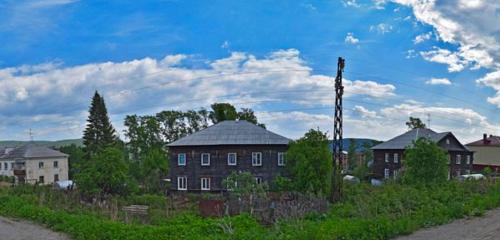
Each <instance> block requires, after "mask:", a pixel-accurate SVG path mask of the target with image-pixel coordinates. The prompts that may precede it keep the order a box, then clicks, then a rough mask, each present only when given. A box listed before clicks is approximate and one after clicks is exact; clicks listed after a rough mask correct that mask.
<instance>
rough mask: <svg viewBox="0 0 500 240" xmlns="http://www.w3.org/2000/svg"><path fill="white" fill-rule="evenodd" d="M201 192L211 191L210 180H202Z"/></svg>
mask: <svg viewBox="0 0 500 240" xmlns="http://www.w3.org/2000/svg"><path fill="white" fill-rule="evenodd" d="M201 190H204V191H206V190H210V178H201Z"/></svg>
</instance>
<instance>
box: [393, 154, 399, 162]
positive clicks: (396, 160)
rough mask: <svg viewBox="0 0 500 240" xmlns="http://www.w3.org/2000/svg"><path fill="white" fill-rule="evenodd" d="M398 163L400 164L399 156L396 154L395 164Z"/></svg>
mask: <svg viewBox="0 0 500 240" xmlns="http://www.w3.org/2000/svg"><path fill="white" fill-rule="evenodd" d="M398 162H399V154H398V153H394V163H398Z"/></svg>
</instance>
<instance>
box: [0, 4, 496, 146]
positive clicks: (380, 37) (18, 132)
mask: <svg viewBox="0 0 500 240" xmlns="http://www.w3.org/2000/svg"><path fill="white" fill-rule="evenodd" d="M0 43H1V44H0V89H1V91H0V139H4V140H7V139H9V140H28V139H29V134H28V132H29V129H30V128H31V129H32V131H33V134H34V136H33V137H34V139H35V140H58V139H67V138H80V137H81V136H82V131H83V129H84V128H85V124H86V118H87V111H88V107H89V104H90V99H91V97H92V95H93V93H94V91H96V90H97V91H99V92H100V93H101V94H102V95H103V96H104V98H105V100H106V104H107V107H108V111H109V113H110V117H111V120H112V123H113V125H114V126H115V128H116V129H117V131H118V132H119V134H120V135H121V136H123V131H124V130H125V129H124V127H123V119H124V118H125V116H126V115H132V114H138V115H147V114H154V113H156V112H159V111H162V110H187V109H200V108H209V107H210V104H211V103H214V102H229V103H232V104H233V105H235V106H236V107H237V108H242V107H250V108H252V109H254V111H255V112H256V114H257V116H258V118H259V121H261V122H263V123H265V124H266V125H267V128H268V129H269V130H271V131H274V132H276V133H279V134H281V135H284V136H286V137H289V138H294V139H295V138H299V137H301V136H303V134H304V133H305V132H306V131H307V130H308V129H311V128H319V129H321V130H323V131H326V132H328V133H329V134H330V136H331V133H332V130H333V117H332V116H333V103H334V97H335V95H334V89H333V88H334V84H333V82H334V78H335V74H336V70H337V69H336V67H337V59H338V57H343V58H345V59H346V60H345V61H346V65H345V70H344V73H343V83H344V86H345V94H344V137H358V138H361V137H362V138H374V139H378V140H387V139H390V138H392V137H394V136H396V135H399V134H401V133H403V132H404V131H406V130H407V128H406V126H405V122H406V120H407V119H408V118H409V117H410V116H413V117H419V118H421V119H422V120H423V121H424V122H425V123H430V127H431V128H432V129H434V130H435V131H438V132H444V131H451V132H453V133H454V134H455V135H456V136H457V137H458V138H459V140H461V141H462V142H463V143H467V142H470V141H473V140H477V139H480V138H481V137H482V134H483V133H487V134H494V135H500V111H499V110H500V109H499V108H500V1H499V0H489V1H486V0H442V1H438V0H392V1H391V0H328V1H327V0H323V1H319V0H318V1H314V0H297V1H287V0H254V1H243V0H241V1H240V0H238V1H234V0H214V1H195V0H192V1H188V0H184V1H183V0H156V1H152V0H144V1H123V0H106V1H103V0H0Z"/></svg>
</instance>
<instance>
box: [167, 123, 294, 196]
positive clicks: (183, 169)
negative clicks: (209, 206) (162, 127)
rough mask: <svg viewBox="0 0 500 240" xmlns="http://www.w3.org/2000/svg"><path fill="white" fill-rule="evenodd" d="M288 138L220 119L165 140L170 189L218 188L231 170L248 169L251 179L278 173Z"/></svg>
mask: <svg viewBox="0 0 500 240" xmlns="http://www.w3.org/2000/svg"><path fill="white" fill-rule="evenodd" d="M290 141H291V140H290V139H288V138H285V137H283V136H280V135H278V134H275V133H273V132H270V131H268V130H266V129H264V128H262V127H259V126H257V125H255V124H252V123H249V122H247V121H223V122H220V123H217V124H215V125H213V126H210V127H208V128H206V129H203V130H201V131H199V132H196V133H193V134H191V135H189V136H186V137H184V138H181V139H179V140H177V141H175V142H172V143H170V144H168V152H169V157H170V171H169V177H170V179H171V184H172V185H171V189H172V190H178V191H221V190H225V189H226V187H225V186H223V184H222V181H223V180H224V179H226V178H227V176H228V175H229V174H230V173H231V172H233V171H236V172H243V171H248V172H250V173H252V174H253V176H254V177H255V181H256V182H258V183H261V182H269V183H270V182H272V181H273V180H274V179H275V178H276V176H278V175H279V174H282V173H283V171H284V165H285V158H284V157H285V152H286V150H287V147H288V143H289V142H290Z"/></svg>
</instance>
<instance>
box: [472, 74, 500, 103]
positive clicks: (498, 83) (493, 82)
mask: <svg viewBox="0 0 500 240" xmlns="http://www.w3.org/2000/svg"><path fill="white" fill-rule="evenodd" d="M476 82H477V83H478V84H482V85H485V86H489V87H492V88H493V89H495V90H496V91H497V94H496V95H495V96H494V97H488V99H487V100H488V102H489V103H491V104H494V105H496V106H498V107H500V70H497V71H494V72H490V73H488V74H486V76H484V77H482V78H480V79H477V80H476Z"/></svg>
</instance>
